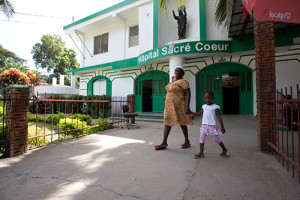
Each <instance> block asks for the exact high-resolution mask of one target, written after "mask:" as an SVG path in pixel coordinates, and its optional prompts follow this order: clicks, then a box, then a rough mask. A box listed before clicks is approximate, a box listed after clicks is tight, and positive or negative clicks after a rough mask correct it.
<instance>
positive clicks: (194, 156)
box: [193, 154, 205, 159]
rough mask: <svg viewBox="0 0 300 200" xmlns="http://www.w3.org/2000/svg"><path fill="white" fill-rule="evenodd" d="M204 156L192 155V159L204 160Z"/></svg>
mask: <svg viewBox="0 0 300 200" xmlns="http://www.w3.org/2000/svg"><path fill="white" fill-rule="evenodd" d="M204 157H205V156H202V155H199V154H195V155H193V158H194V159H199V158H204Z"/></svg>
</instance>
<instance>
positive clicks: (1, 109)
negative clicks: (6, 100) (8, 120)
mask: <svg viewBox="0 0 300 200" xmlns="http://www.w3.org/2000/svg"><path fill="white" fill-rule="evenodd" d="M3 105H4V104H3V102H0V119H2V118H3V115H5V112H6V109H5V107H3Z"/></svg>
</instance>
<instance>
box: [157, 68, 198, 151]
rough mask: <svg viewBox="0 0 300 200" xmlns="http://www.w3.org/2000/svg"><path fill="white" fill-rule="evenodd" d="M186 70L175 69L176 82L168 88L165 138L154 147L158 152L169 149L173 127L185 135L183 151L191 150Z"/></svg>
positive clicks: (190, 120) (189, 93)
mask: <svg viewBox="0 0 300 200" xmlns="http://www.w3.org/2000/svg"><path fill="white" fill-rule="evenodd" d="M183 76H184V69H183V67H182V66H178V67H177V68H176V69H175V80H174V81H172V82H171V83H169V84H168V85H167V86H166V92H167V94H166V99H165V109H164V125H165V128H164V137H163V141H162V143H161V144H160V145H157V146H154V148H155V149H156V150H164V149H167V147H168V143H167V140H168V136H169V133H170V131H171V129H172V126H180V127H181V130H182V133H183V135H184V143H183V144H182V145H181V148H182V149H186V148H189V147H190V146H191V145H190V141H189V137H188V128H187V125H192V124H193V121H192V118H191V116H190V112H191V110H190V98H191V92H190V86H189V82H188V81H187V80H185V79H184V78H183Z"/></svg>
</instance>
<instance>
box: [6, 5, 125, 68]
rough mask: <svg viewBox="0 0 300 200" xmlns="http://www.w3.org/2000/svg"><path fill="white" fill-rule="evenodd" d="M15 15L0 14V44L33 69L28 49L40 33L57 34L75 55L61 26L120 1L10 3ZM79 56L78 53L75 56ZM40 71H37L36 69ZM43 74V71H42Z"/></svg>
mask: <svg viewBox="0 0 300 200" xmlns="http://www.w3.org/2000/svg"><path fill="white" fill-rule="evenodd" d="M10 1H11V2H12V3H13V5H14V8H15V12H16V14H15V15H14V17H13V18H11V19H9V20H8V19H7V17H6V16H5V15H4V14H2V13H0V44H1V45H2V46H3V47H4V48H6V49H8V50H10V51H12V52H14V53H15V54H16V55H18V56H19V57H21V58H23V59H26V60H28V62H27V65H28V66H30V68H31V69H35V65H34V63H33V60H32V54H31V50H32V47H33V46H34V44H36V43H37V42H40V39H41V37H42V35H43V34H58V35H61V36H62V37H63V40H64V41H65V42H66V45H67V47H68V48H72V49H74V50H75V51H76V52H77V49H76V46H75V45H74V44H73V42H72V40H71V39H70V38H69V37H68V36H67V35H65V34H64V31H63V26H65V25H67V24H70V23H72V17H73V16H74V19H75V21H77V20H79V19H81V18H83V17H86V16H88V15H91V14H93V13H95V12H98V11H100V10H103V9H105V8H107V7H109V6H112V5H114V4H117V3H119V2H121V1H122V0H84V1H80V0H51V1H50V0H26V1H25V0H10ZM78 54H79V53H78ZM40 71H41V70H40ZM43 71H44V70H43Z"/></svg>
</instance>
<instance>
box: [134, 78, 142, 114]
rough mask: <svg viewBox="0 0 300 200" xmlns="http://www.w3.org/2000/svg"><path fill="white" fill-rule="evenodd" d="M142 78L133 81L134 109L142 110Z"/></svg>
mask: <svg viewBox="0 0 300 200" xmlns="http://www.w3.org/2000/svg"><path fill="white" fill-rule="evenodd" d="M142 82H143V81H142V80H139V81H136V82H135V111H136V112H142V106H143V104H142V103H143V102H142V88H143V87H142Z"/></svg>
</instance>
